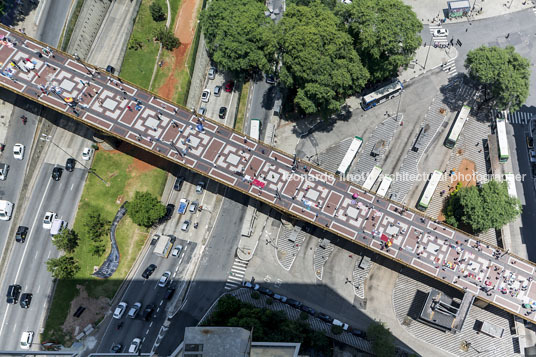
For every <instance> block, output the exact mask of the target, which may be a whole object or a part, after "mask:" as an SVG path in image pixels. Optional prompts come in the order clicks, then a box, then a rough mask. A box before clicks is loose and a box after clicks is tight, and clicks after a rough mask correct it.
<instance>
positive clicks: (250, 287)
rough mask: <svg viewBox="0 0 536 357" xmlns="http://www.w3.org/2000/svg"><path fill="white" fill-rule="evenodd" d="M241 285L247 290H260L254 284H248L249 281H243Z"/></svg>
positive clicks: (257, 285)
mask: <svg viewBox="0 0 536 357" xmlns="http://www.w3.org/2000/svg"><path fill="white" fill-rule="evenodd" d="M242 285H243V286H244V287H246V288H248V289H253V290H259V288H260V285H259V284H255V283H252V282H249V281H243V282H242Z"/></svg>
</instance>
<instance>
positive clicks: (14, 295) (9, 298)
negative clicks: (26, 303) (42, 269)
mask: <svg viewBox="0 0 536 357" xmlns="http://www.w3.org/2000/svg"><path fill="white" fill-rule="evenodd" d="M21 290H22V287H21V286H20V285H17V284H13V285H10V286H8V287H7V294H6V302H7V303H8V304H16V303H18V302H19V296H20V291H21Z"/></svg>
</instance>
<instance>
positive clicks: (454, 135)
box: [445, 105, 471, 149]
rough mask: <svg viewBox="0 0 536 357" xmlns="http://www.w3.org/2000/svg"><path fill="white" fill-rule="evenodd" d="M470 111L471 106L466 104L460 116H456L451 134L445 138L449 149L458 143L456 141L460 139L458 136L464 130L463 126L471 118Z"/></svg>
mask: <svg viewBox="0 0 536 357" xmlns="http://www.w3.org/2000/svg"><path fill="white" fill-rule="evenodd" d="M470 111H471V107H470V106H468V105H464V106H463V107H462V109H461V110H460V111H459V112H458V116H457V117H456V119H455V120H454V123H452V127H451V128H450V132H449V135H448V136H447V138H446V139H445V146H446V147H448V148H449V149H452V148H453V147H454V145H456V141H458V137H459V136H460V133H461V132H462V129H463V126H464V125H465V122H467V119H468V118H469V112H470Z"/></svg>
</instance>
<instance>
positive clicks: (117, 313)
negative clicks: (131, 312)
mask: <svg viewBox="0 0 536 357" xmlns="http://www.w3.org/2000/svg"><path fill="white" fill-rule="evenodd" d="M126 310H127V303H126V302H124V301H121V302H120V303H119V304H117V307H116V308H115V310H114V319H120V318H121V317H123V314H124V313H125V311H126Z"/></svg>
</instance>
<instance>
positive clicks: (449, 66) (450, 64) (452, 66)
mask: <svg viewBox="0 0 536 357" xmlns="http://www.w3.org/2000/svg"><path fill="white" fill-rule="evenodd" d="M455 61H456V59H455V58H451V59H449V60H448V61H447V63H445V64H444V65H443V71H444V72H447V73H448V74H449V76H455V75H456V74H457V73H458V71H457V70H456V63H455Z"/></svg>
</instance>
